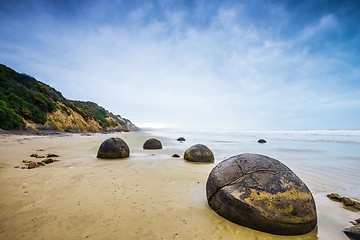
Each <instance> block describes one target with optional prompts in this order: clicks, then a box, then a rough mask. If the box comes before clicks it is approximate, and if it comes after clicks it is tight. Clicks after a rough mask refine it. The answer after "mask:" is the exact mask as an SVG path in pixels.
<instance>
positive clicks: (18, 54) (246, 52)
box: [0, 0, 360, 129]
mask: <svg viewBox="0 0 360 240" xmlns="http://www.w3.org/2000/svg"><path fill="white" fill-rule="evenodd" d="M0 22H1V24H0V43H1V44H0V63H2V64H5V65H7V66H9V67H11V68H13V69H15V70H16V71H18V72H23V73H27V74H29V75H32V76H34V77H35V78H36V79H37V80H39V81H42V82H45V83H47V84H49V85H50V86H52V87H54V88H56V89H57V90H59V91H61V92H62V93H63V95H64V96H65V97H66V98H68V99H73V100H90V101H94V102H96V103H98V104H100V105H102V106H103V107H105V108H106V109H108V110H109V111H111V112H113V113H115V114H120V115H121V116H124V117H126V118H129V119H130V120H132V121H133V122H134V123H135V124H137V125H139V126H149V125H150V126H172V127H181V128H189V129H190V128H198V129H199V128H227V129H359V128H360V2H359V1H358V0H353V1H351V0H350V1H346V0H341V1H340V0H339V1H336V0H332V1H330V0H304V1H290V0H289V1H280V0H279V1H276V0H272V1H270V0H261V1H260V0H243V1H235V0H234V1H231V0H229V1H227V0H222V1H220V0H218V1H215V0H214V1H206V0H198V1H197V0H194V1H190V0H189V1H178V0H176V1H175V0H158V1H146V0H141V1H133V0H108V1H105V0H94V1H85V0H84V1H81V0H77V1H76V0H73V1H71V0H61V1H60V0H58V1H56V0H53V1H49V0H48V1H45V0H44V1H40V0H27V1H20V0H18V1H16V0H15V1H0Z"/></svg>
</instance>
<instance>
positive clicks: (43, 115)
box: [0, 64, 137, 132]
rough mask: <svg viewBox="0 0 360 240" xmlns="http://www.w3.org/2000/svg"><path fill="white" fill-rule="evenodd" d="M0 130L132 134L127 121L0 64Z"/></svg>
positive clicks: (133, 127) (130, 125) (131, 124)
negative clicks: (64, 94)
mask: <svg viewBox="0 0 360 240" xmlns="http://www.w3.org/2000/svg"><path fill="white" fill-rule="evenodd" d="M0 128H1V129H5V130H10V129H26V130H32V131H38V130H55V131H65V132H109V131H136V130H137V127H136V126H135V125H134V124H133V123H131V121H130V120H128V119H125V118H122V117H121V116H120V115H114V114H113V113H111V112H109V111H108V110H106V109H104V108H103V107H101V106H99V105H97V104H96V103H93V102H83V101H73V100H68V99H66V98H65V97H63V95H62V94H61V93H60V92H59V91H57V90H55V89H54V88H52V87H50V86H48V85H46V84H44V83H42V82H39V81H37V80H36V79H35V78H33V77H31V76H29V75H26V74H20V73H17V72H16V71H14V70H12V69H11V68H8V67H7V66H5V65H2V64H0Z"/></svg>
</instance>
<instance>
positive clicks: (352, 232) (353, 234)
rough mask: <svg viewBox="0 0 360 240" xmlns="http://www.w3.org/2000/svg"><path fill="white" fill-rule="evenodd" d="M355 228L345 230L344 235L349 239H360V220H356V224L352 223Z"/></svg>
mask: <svg viewBox="0 0 360 240" xmlns="http://www.w3.org/2000/svg"><path fill="white" fill-rule="evenodd" d="M351 223H352V224H353V225H354V226H352V227H348V228H345V229H344V233H345V234H346V236H348V238H349V239H354V240H357V239H360V218H358V219H356V220H355V222H351Z"/></svg>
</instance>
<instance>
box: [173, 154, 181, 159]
mask: <svg viewBox="0 0 360 240" xmlns="http://www.w3.org/2000/svg"><path fill="white" fill-rule="evenodd" d="M172 157H173V158H179V157H180V155H179V154H176V153H175V154H174V155H172Z"/></svg>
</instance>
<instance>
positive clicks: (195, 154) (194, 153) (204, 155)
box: [184, 144, 214, 162]
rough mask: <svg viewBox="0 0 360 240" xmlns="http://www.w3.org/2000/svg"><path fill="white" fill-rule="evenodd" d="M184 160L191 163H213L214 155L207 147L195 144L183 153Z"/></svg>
mask: <svg viewBox="0 0 360 240" xmlns="http://www.w3.org/2000/svg"><path fill="white" fill-rule="evenodd" d="M184 159H186V160H188V161H192V162H214V154H213V153H212V151H211V150H210V149H209V148H208V147H207V146H205V145H202V144H196V145H194V146H192V147H190V148H188V149H187V150H186V151H185V154H184Z"/></svg>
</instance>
